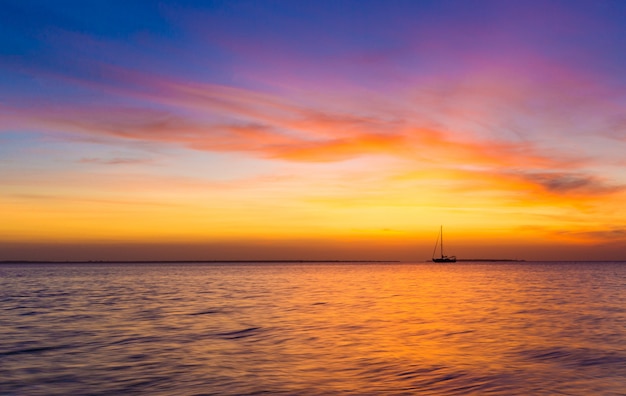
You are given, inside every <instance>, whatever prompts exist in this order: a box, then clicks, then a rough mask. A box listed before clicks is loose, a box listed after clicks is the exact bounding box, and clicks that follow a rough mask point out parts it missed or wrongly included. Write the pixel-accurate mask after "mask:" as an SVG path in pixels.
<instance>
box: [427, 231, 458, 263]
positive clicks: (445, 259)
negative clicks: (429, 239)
mask: <svg viewBox="0 0 626 396" xmlns="http://www.w3.org/2000/svg"><path fill="white" fill-rule="evenodd" d="M437 246H439V247H440V249H441V257H435V252H436V251H437ZM432 260H433V262H435V263H456V256H444V254H443V226H441V228H440V230H439V236H437V242H436V243H435V249H434V250H433V257H432Z"/></svg>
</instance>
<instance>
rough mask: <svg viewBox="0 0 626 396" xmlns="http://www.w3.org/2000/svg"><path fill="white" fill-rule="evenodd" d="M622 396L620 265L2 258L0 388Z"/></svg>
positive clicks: (625, 307) (624, 280)
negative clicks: (39, 261)
mask: <svg viewBox="0 0 626 396" xmlns="http://www.w3.org/2000/svg"><path fill="white" fill-rule="evenodd" d="M113 394H115V395H124V394H145V395H261V394H266V395H337V394H338V395H379V394H380V395H585V396H587V395H626V263H621V262H490V263H479V262H462V263H456V264H434V263H141V264H139V263H125V264H124V263H115V264H107V263H85V264H44V263H42V264H33V263H30V264H3V265H0V395H20V396H21V395H74V396H75V395H113Z"/></svg>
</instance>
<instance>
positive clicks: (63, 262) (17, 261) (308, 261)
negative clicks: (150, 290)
mask: <svg viewBox="0 0 626 396" xmlns="http://www.w3.org/2000/svg"><path fill="white" fill-rule="evenodd" d="M401 262H402V261H400V260H0V264H202V263H210V264H237V263H242V264H254V263H259V264H262V263H267V264H271V263H285V264H286V263H401Z"/></svg>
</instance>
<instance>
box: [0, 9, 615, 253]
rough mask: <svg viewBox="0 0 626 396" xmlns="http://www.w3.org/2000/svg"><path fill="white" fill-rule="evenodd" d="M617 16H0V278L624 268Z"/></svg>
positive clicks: (11, 12)
mask: <svg viewBox="0 0 626 396" xmlns="http://www.w3.org/2000/svg"><path fill="white" fill-rule="evenodd" d="M625 186H626V2H624V1H572V0H567V1H549V0H546V1H508V0H496V1H440V0H437V1H363V0H360V1H302V0H294V1H287V0H285V1H263V0H251V1H114V0H102V1H100V0H94V1H66V0H55V1H47V0H40V1H33V0H2V1H0V260H14V259H20V260H43V259H50V260H90V259H92V260H174V259H185V260H189V259H231V260H237V259H247V260H250V259H329V260H332V259H354V260H358V259H373V260H385V259H389V260H425V259H429V258H430V257H431V254H432V250H433V247H434V244H435V241H436V239H437V234H438V232H439V227H440V225H443V227H444V233H445V235H444V237H445V248H446V253H447V254H455V255H457V256H458V257H459V258H518V259H527V260H536V259H539V260H552V259H563V260H571V259H581V260H591V259H597V260H602V259H614V260H616V259H626V208H625V206H626V205H625V202H626V189H625Z"/></svg>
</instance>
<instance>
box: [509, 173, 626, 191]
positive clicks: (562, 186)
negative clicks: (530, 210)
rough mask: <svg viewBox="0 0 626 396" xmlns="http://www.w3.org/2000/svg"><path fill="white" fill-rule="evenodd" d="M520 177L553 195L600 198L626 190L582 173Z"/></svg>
mask: <svg viewBox="0 0 626 396" xmlns="http://www.w3.org/2000/svg"><path fill="white" fill-rule="evenodd" d="M519 176H520V177H521V178H522V179H524V180H526V181H529V182H531V183H533V184H535V185H538V186H541V187H542V188H543V189H544V190H545V191H547V192H549V193H553V194H563V195H566V194H573V195H576V194H581V195H592V196H599V195H607V194H613V193H617V192H621V191H624V190H625V189H626V186H624V185H613V184H611V183H609V182H607V181H605V180H602V179H600V178H598V177H595V176H590V175H585V174H581V173H558V172H545V173H524V174H521V175H519Z"/></svg>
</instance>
